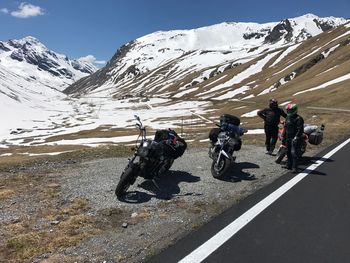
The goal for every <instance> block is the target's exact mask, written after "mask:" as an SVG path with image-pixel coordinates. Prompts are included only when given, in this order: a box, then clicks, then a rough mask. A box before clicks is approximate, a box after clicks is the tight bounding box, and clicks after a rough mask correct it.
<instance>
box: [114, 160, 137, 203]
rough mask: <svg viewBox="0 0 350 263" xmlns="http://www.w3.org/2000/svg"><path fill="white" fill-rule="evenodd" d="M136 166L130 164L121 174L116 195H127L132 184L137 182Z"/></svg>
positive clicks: (119, 196)
mask: <svg viewBox="0 0 350 263" xmlns="http://www.w3.org/2000/svg"><path fill="white" fill-rule="evenodd" d="M136 173H137V170H136V167H135V166H129V167H127V168H126V169H125V170H124V171H123V173H122V174H121V176H120V180H119V183H118V185H117V187H116V189H115V195H116V196H117V197H118V198H121V197H123V196H124V195H125V193H126V191H127V190H128V189H129V187H130V185H132V184H133V183H134V182H135V179H136V176H137V175H136Z"/></svg>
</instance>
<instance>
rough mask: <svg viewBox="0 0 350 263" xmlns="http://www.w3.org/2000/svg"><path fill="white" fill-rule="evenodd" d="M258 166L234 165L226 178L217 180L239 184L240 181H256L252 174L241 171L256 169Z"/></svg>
mask: <svg viewBox="0 0 350 263" xmlns="http://www.w3.org/2000/svg"><path fill="white" fill-rule="evenodd" d="M258 168H260V166H259V165H257V164H255V163H250V162H241V163H234V164H233V165H232V168H231V169H230V171H229V173H228V174H227V176H226V177H224V178H221V179H219V180H221V181H225V182H240V181H242V180H248V181H252V180H256V179H257V178H256V177H255V175H254V174H251V173H248V172H245V171H243V170H244V169H258Z"/></svg>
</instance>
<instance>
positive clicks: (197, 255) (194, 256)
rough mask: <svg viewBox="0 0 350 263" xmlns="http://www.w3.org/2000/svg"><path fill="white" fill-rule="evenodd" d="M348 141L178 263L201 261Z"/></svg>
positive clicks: (349, 140)
mask: <svg viewBox="0 0 350 263" xmlns="http://www.w3.org/2000/svg"><path fill="white" fill-rule="evenodd" d="M349 142H350V139H347V140H346V141H345V142H343V143H342V144H340V145H339V146H337V147H336V148H334V149H333V150H332V151H330V152H328V153H327V154H326V155H324V156H323V157H322V158H321V159H319V160H317V161H316V162H315V163H314V164H312V165H310V166H309V167H308V168H306V169H305V170H304V172H302V173H299V174H298V175H296V176H295V177H293V178H292V179H291V180H289V181H288V182H287V183H285V184H284V185H282V186H281V187H280V188H278V189H277V190H275V191H274V192H273V193H271V194H270V195H269V196H267V197H266V198H264V199H263V200H261V201H260V202H259V203H257V204H256V205H254V206H253V207H252V208H250V209H249V210H248V211H247V212H245V213H244V214H242V215H241V216H240V217H238V218H237V219H236V220H234V221H233V222H232V223H230V224H229V225H228V226H226V227H225V228H223V229H222V230H221V231H220V232H218V233H217V234H216V235H215V236H213V237H212V238H210V239H209V240H208V241H206V242H205V243H204V244H202V245H201V246H200V247H198V248H197V249H195V250H194V251H192V252H191V253H190V254H189V255H187V256H186V257H184V258H183V259H182V260H180V261H179V262H180V263H194V262H202V261H203V260H204V259H205V258H207V257H208V256H209V255H210V254H211V253H213V252H214V251H215V250H216V249H218V248H219V247H220V246H221V245H222V244H224V243H225V242H226V241H227V240H228V239H230V238H231V237H232V236H233V235H235V234H236V233H237V232H238V231H239V230H240V229H242V228H243V227H244V226H245V225H247V224H248V223H249V222H250V221H252V220H253V219H254V218H255V217H256V216H257V215H259V214H260V213H261V212H262V211H264V210H265V209H266V208H267V207H269V206H270V205H271V204H272V203H273V202H275V201H276V200H277V199H278V198H280V197H281V196H282V195H283V194H285V193H286V192H287V191H288V190H290V189H291V188H292V187H293V186H295V185H296V184H297V183H298V182H300V181H301V180H302V179H304V178H305V177H306V176H307V175H308V174H310V173H311V172H312V171H313V170H315V169H316V168H317V167H318V166H320V165H321V164H323V163H324V162H325V160H327V159H328V158H330V157H331V156H332V155H333V154H335V153H336V152H337V151H339V150H340V149H341V148H343V147H344V146H345V145H347V144H348V143H349Z"/></svg>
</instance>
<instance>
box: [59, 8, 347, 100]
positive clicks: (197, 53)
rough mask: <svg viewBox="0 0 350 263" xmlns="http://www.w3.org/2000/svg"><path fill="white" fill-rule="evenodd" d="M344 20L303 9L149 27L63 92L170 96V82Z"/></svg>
mask: <svg viewBox="0 0 350 263" xmlns="http://www.w3.org/2000/svg"><path fill="white" fill-rule="evenodd" d="M346 21H347V20H345V19H343V18H335V17H327V18H320V17H317V16H315V15H312V14H307V15H304V16H301V17H297V18H291V19H285V20H282V21H280V22H276V23H266V24H257V23H221V24H217V25H213V26H208V27H202V28H198V29H193V30H174V31H167V32H162V31H160V32H155V33H152V34H149V35H146V36H143V37H141V38H138V39H136V40H134V41H131V42H129V43H127V44H125V45H124V46H122V47H121V48H120V49H119V50H118V51H117V52H116V54H115V55H114V56H113V58H112V59H111V60H110V61H109V63H108V64H107V65H106V66H105V67H104V68H103V69H101V70H99V71H98V72H96V73H95V74H92V75H91V76H89V77H87V78H83V79H81V80H80V81H78V82H77V83H75V84H73V85H72V86H70V87H69V88H67V89H66V90H65V92H66V93H89V92H91V91H94V93H101V92H102V93H101V94H113V95H114V96H116V97H121V96H123V95H126V94H128V93H133V94H135V93H136V94H157V93H158V95H160V94H161V95H163V96H164V95H165V96H166V95H169V96H171V95H173V93H174V92H176V90H173V91H171V90H169V88H170V89H171V87H172V86H173V85H174V83H176V82H179V81H180V82H183V85H182V86H181V87H186V86H188V85H191V84H193V83H199V82H202V81H204V80H206V79H208V78H209V77H211V76H213V75H215V74H217V73H218V72H222V71H223V70H224V69H227V68H232V67H235V66H237V65H240V64H242V63H246V62H248V61H252V60H253V59H255V58H257V57H259V56H261V55H262V54H267V53H268V52H271V51H274V50H278V49H280V48H282V47H286V46H289V45H293V44H297V43H300V42H302V41H304V40H306V39H308V38H310V37H313V36H316V35H318V34H320V33H322V32H324V31H326V30H329V29H332V28H335V27H337V26H339V25H341V24H344V23H345V22H346ZM215 70H216V71H215ZM191 75H192V78H190V77H189V76H191ZM181 87H179V88H181ZM106 92H107V93H106Z"/></svg>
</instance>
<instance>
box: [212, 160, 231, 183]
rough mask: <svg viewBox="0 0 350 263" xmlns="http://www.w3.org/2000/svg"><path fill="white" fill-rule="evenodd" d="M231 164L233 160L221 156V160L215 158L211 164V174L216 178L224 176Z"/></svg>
mask: <svg viewBox="0 0 350 263" xmlns="http://www.w3.org/2000/svg"><path fill="white" fill-rule="evenodd" d="M230 166H231V160H229V159H227V158H223V157H221V158H220V160H219V162H217V160H214V161H213V163H212V164H211V174H212V175H213V177H214V178H217V179H220V178H223V177H224V176H225V175H226V173H227V171H228V169H229V168H230Z"/></svg>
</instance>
